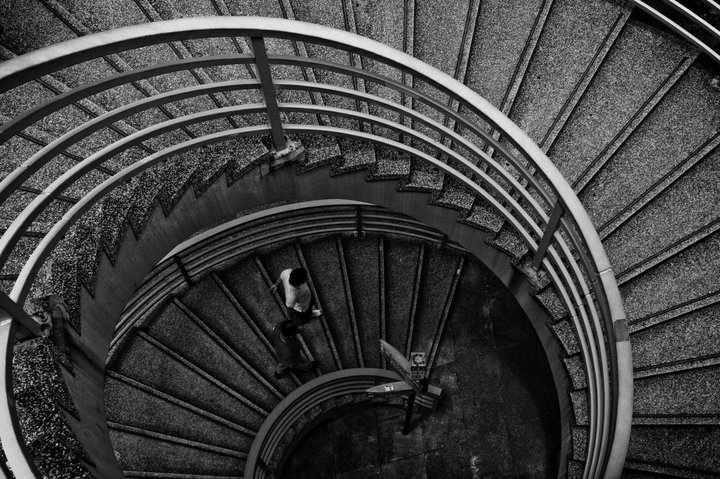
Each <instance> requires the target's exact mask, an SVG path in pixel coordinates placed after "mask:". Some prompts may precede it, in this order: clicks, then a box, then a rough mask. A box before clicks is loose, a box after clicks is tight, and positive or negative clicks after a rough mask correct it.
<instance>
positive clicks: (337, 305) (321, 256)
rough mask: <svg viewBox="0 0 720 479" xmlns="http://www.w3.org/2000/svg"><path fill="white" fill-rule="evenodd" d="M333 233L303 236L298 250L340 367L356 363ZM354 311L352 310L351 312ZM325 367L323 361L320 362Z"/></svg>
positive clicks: (352, 365)
mask: <svg viewBox="0 0 720 479" xmlns="http://www.w3.org/2000/svg"><path fill="white" fill-rule="evenodd" d="M335 242H336V238H335V237H321V238H318V239H316V240H313V239H309V238H308V239H303V241H302V251H303V256H304V257H305V261H306V262H307V268H308V274H309V276H310V279H311V281H312V283H313V286H314V287H315V291H316V292H317V295H318V298H317V300H319V302H320V307H321V309H322V311H323V316H325V319H326V321H327V324H328V326H329V328H330V333H331V335H332V338H333V341H334V343H335V346H336V347H337V352H338V355H339V357H340V361H341V366H342V368H343V369H347V368H356V367H358V366H359V363H358V360H357V354H358V352H357V351H356V348H355V340H354V339H355V338H354V336H355V334H354V331H353V327H352V318H351V316H350V314H351V311H350V309H349V308H348V303H347V298H346V291H345V287H344V279H343V277H342V271H341V267H340V259H339V257H338V251H337V247H336V244H335ZM353 313H354V312H353ZM321 366H322V367H323V368H326V367H327V366H325V364H324V363H323V364H322V365H321Z"/></svg>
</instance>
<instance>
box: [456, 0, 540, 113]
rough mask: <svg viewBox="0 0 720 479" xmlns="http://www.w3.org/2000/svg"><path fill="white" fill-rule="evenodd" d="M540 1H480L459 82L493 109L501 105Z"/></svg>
mask: <svg viewBox="0 0 720 479" xmlns="http://www.w3.org/2000/svg"><path fill="white" fill-rule="evenodd" d="M542 4H543V2H542V1H541V0H535V1H528V2H523V3H522V5H511V4H508V3H507V2H503V1H496V0H492V1H484V2H482V5H481V7H480V11H479V13H478V17H477V26H476V28H475V31H474V37H473V41H472V50H471V52H470V60H469V62H468V67H467V74H466V76H465V79H464V81H463V82H464V83H465V84H466V85H467V86H469V87H470V88H471V89H473V90H475V91H476V92H478V93H479V94H480V95H481V96H483V97H484V98H486V99H487V100H488V101H489V102H490V103H492V104H493V105H494V106H495V107H496V108H501V107H502V103H503V100H504V98H505V94H506V92H507V90H508V88H509V86H510V84H511V82H512V80H513V75H514V72H515V68H516V62H517V59H519V58H521V57H522V53H523V50H524V49H525V46H526V43H527V41H528V39H529V37H530V35H531V32H532V29H533V25H534V23H535V20H536V18H537V15H538V13H539V12H540V9H541V8H542ZM508 59H512V60H511V61H508Z"/></svg>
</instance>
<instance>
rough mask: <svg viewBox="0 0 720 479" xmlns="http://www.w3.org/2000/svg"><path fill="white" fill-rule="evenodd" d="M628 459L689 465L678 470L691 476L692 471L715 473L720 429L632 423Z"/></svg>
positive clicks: (719, 463)
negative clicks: (685, 469) (683, 469)
mask: <svg viewBox="0 0 720 479" xmlns="http://www.w3.org/2000/svg"><path fill="white" fill-rule="evenodd" d="M628 460H629V461H633V460H638V461H642V462H646V463H650V464H653V463H654V464H658V465H674V466H676V467H681V468H687V469H689V470H688V471H677V472H678V473H680V474H683V475H688V476H691V477H692V475H693V472H697V473H703V472H706V473H707V474H709V475H712V473H713V472H714V471H717V470H718V469H719V468H720V429H718V428H717V427H705V426H700V427H688V426H685V427H682V426H681V427H648V426H633V429H632V434H631V436H630V445H629V447H628ZM696 477H699V476H696Z"/></svg>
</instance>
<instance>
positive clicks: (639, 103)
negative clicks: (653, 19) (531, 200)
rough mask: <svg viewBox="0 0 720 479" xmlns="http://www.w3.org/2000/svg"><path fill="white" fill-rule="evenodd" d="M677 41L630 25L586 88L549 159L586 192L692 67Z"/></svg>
mask: <svg viewBox="0 0 720 479" xmlns="http://www.w3.org/2000/svg"><path fill="white" fill-rule="evenodd" d="M691 57H693V58H694V54H693V53H692V51H691V50H690V49H689V47H688V46H686V45H685V44H683V43H682V42H680V41H679V40H677V39H676V38H675V37H674V36H672V35H670V34H666V33H664V32H660V31H658V30H656V29H654V28H652V27H649V26H647V25H645V24H643V23H641V22H638V21H637V20H634V19H632V18H631V19H630V20H629V21H628V22H627V24H626V25H625V28H624V29H623V31H622V33H621V34H620V36H619V37H618V39H617V40H616V41H615V44H614V45H613V48H612V49H611V50H610V52H609V53H608V54H607V56H606V58H605V60H604V62H603V64H602V65H601V67H600V68H599V70H598V71H597V73H596V74H595V76H594V78H593V81H592V82H591V83H590V85H589V86H588V87H587V90H586V91H585V94H584V95H583V97H582V99H581V100H580V102H579V103H578V104H577V106H576V107H575V109H574V111H573V113H572V114H571V115H570V118H569V119H568V120H567V123H566V125H565V127H564V128H563V130H562V131H561V132H560V134H559V135H558V137H557V139H556V140H555V143H554V144H553V145H552V146H550V145H547V146H548V147H549V151H548V156H550V158H551V159H552V160H553V162H554V163H555V165H556V166H557V167H558V168H559V169H560V171H561V172H562V173H563V175H564V176H565V178H567V179H568V181H569V182H570V183H571V184H573V183H574V184H576V185H579V186H582V184H584V183H585V182H586V181H587V180H586V179H584V178H585V177H587V176H589V175H592V173H593V172H595V171H597V170H598V169H600V167H601V166H602V164H604V163H605V162H606V161H607V159H608V158H609V157H610V156H612V155H613V154H614V152H615V151H617V149H618V148H619V147H620V145H621V144H622V143H623V142H624V141H625V139H626V138H627V136H629V135H630V134H631V132H632V131H633V130H634V129H635V128H636V127H637V125H638V124H639V123H640V122H642V119H643V118H644V117H645V116H646V115H647V114H648V113H649V112H650V111H651V110H652V108H653V107H654V105H656V104H657V102H658V101H660V99H661V98H662V97H663V95H664V94H665V93H666V92H667V90H668V89H669V88H670V87H671V86H672V85H673V84H674V83H675V82H676V81H677V79H678V78H679V77H680V76H681V75H682V73H683V71H684V70H685V69H687V67H688V66H689V65H690V62H691V59H690V58H691Z"/></svg>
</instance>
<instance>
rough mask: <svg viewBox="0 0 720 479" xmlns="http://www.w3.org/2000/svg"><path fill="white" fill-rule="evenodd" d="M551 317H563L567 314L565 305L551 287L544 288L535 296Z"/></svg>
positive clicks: (557, 318)
mask: <svg viewBox="0 0 720 479" xmlns="http://www.w3.org/2000/svg"><path fill="white" fill-rule="evenodd" d="M535 297H536V298H537V299H538V301H540V304H541V305H542V306H543V307H544V308H545V310H546V311H547V312H548V314H549V315H550V317H551V318H553V319H555V320H560V319H563V318H564V317H565V316H567V314H568V310H567V306H566V305H565V303H564V302H563V301H562V299H561V298H560V297H559V296H558V293H557V292H556V291H555V289H553V288H545V289H544V290H542V291H541V292H540V293H539V294H537V295H536V296H535Z"/></svg>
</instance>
